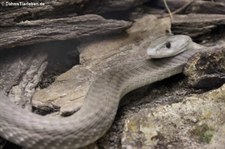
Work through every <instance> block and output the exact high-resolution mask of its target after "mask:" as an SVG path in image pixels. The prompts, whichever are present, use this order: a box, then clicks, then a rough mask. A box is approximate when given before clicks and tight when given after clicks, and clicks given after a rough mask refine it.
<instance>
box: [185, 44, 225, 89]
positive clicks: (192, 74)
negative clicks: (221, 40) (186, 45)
mask: <svg viewBox="0 0 225 149" xmlns="http://www.w3.org/2000/svg"><path fill="white" fill-rule="evenodd" d="M184 74H185V75H186V76H188V84H189V85H190V86H192V87H195V88H205V89H212V88H215V87H219V86H221V85H222V84H223V83H225V49H224V47H220V48H213V49H211V50H209V51H204V52H200V53H197V54H195V55H194V56H193V57H192V58H190V59H189V60H188V62H187V65H186V66H185V69H184Z"/></svg>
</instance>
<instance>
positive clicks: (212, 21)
mask: <svg viewBox="0 0 225 149" xmlns="http://www.w3.org/2000/svg"><path fill="white" fill-rule="evenodd" d="M221 25H225V16H224V15H209V14H205V15H204V14H190V15H174V20H173V22H172V28H171V29H172V31H173V33H174V34H186V35H189V36H191V37H197V36H200V35H203V34H206V33H209V32H211V31H212V30H213V29H215V28H216V27H217V26H221Z"/></svg>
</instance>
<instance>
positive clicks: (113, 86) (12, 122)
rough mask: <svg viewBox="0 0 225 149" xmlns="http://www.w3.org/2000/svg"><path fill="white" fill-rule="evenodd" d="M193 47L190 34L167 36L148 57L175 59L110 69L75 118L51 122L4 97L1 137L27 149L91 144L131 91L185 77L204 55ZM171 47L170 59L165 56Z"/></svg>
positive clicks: (1, 101) (0, 104)
mask: <svg viewBox="0 0 225 149" xmlns="http://www.w3.org/2000/svg"><path fill="white" fill-rule="evenodd" d="M193 45H194V44H193V42H192V40H191V39H190V38H189V37H188V36H184V35H179V36H172V37H168V38H164V39H163V41H162V40H161V41H158V44H156V46H155V47H153V48H150V49H148V54H149V55H150V56H151V57H157V58H160V56H159V55H162V53H161V52H163V53H164V55H163V56H162V57H169V58H164V59H158V60H148V59H143V60H137V61H134V62H131V63H128V64H123V65H122V66H116V67H113V68H111V69H109V70H108V71H106V72H104V73H103V74H101V75H99V76H98V77H97V78H96V80H95V81H94V83H92V85H91V87H90V89H89V91H88V93H87V95H86V97H85V102H84V105H83V106H82V108H81V110H79V111H78V112H77V113H75V114H74V115H72V116H70V117H66V118H47V117H43V116H39V115H36V114H33V113H27V111H25V110H23V109H20V108H19V107H18V106H16V105H14V104H12V103H10V101H9V99H8V98H9V97H6V96H4V95H3V94H1V95H0V135H1V136H2V137H3V138H5V139H7V140H10V141H12V142H14V143H16V144H19V145H21V146H24V147H27V148H35V149H74V148H79V147H83V146H86V145H88V144H90V143H92V142H94V141H96V140H97V139H99V138H100V137H101V136H102V135H103V134H104V133H105V132H106V131H107V130H108V128H109V127H110V126H111V124H112V122H113V120H114V117H115V115H116V112H117V107H118V104H119V101H120V99H121V98H122V97H123V96H124V95H125V94H126V93H128V92H129V91H131V90H133V89H136V88H139V87H141V86H144V85H147V84H150V83H154V82H156V81H160V80H163V79H165V78H168V77H170V76H172V75H175V74H178V73H181V72H182V69H183V66H184V65H185V63H186V62H187V59H188V58H189V57H191V56H192V55H193V54H194V53H195V52H196V51H198V50H197V49H196V48H194V46H193ZM166 49H167V50H168V51H169V52H170V53H169V55H165V53H167V51H165V50H166ZM171 49H172V52H171V51H170V50H171ZM160 50H161V51H160ZM162 50H164V51H162ZM184 50H185V51H184ZM179 51H180V52H182V53H180V52H179ZM183 51H184V52H183ZM178 53H180V54H179V55H177V56H173V55H176V54H178ZM171 54H172V55H171ZM170 56H172V57H170Z"/></svg>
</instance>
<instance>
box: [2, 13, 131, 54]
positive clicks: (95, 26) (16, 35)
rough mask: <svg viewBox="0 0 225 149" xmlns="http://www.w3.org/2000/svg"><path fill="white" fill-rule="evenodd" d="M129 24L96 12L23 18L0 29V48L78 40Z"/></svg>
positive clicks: (123, 27) (112, 30)
mask: <svg viewBox="0 0 225 149" xmlns="http://www.w3.org/2000/svg"><path fill="white" fill-rule="evenodd" d="M130 26H131V23H130V22H127V21H119V20H106V19H104V18H103V17H101V16H98V15H83V16H77V17H67V18H58V19H42V20H35V21H24V22H20V23H17V24H16V25H15V26H14V27H4V28H1V29H0V32H1V34H0V50H1V49H4V48H11V47H15V46H21V45H28V44H35V43H40V42H46V41H53V40H67V39H82V38H84V37H89V36H93V35H100V34H106V33H111V32H115V31H121V30H124V29H126V28H128V27H130Z"/></svg>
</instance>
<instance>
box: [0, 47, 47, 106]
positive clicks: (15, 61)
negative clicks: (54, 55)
mask: <svg viewBox="0 0 225 149" xmlns="http://www.w3.org/2000/svg"><path fill="white" fill-rule="evenodd" d="M17 50H18V51H16V52H15V51H14V50H12V51H11V52H8V51H7V52H5V53H4V52H2V53H1V55H0V89H1V90H3V91H4V92H6V93H7V94H8V95H9V96H12V97H13V98H12V99H14V101H13V102H15V103H16V104H18V105H20V106H21V107H25V108H27V109H29V110H31V101H30V99H31V98H32V96H33V94H34V92H35V88H36V87H37V84H38V83H39V81H40V79H41V75H42V73H43V72H44V70H45V68H46V66H47V53H45V52H40V51H37V50H30V49H26V50H25V49H17Z"/></svg>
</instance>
